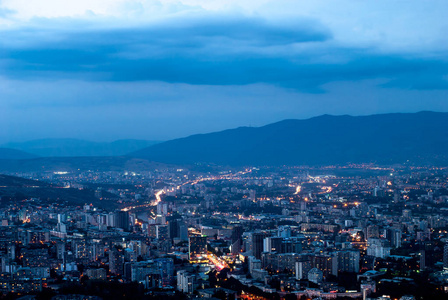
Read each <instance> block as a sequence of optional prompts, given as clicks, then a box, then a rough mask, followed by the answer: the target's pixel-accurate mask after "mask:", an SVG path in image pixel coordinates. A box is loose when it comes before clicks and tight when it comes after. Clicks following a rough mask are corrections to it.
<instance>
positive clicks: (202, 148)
mask: <svg viewBox="0 0 448 300" xmlns="http://www.w3.org/2000/svg"><path fill="white" fill-rule="evenodd" d="M445 128H448V113H443V112H428V111H422V112H418V113H389V114H378V115H369V116H349V115H342V116H333V115H322V116H317V117H313V118H309V119H304V120H298V119H287V120H282V121H279V122H275V123H271V124H267V125H264V126H261V127H238V128H234V129H228V130H223V131H220V132H213V133H206V134H196V135H192V136H188V137H184V138H180V139H175V140H171V141H167V142H163V143H160V144H157V145H153V146H151V147H148V148H145V149H142V150H140V151H137V152H133V153H131V154H130V156H132V157H139V158H145V159H150V160H153V161H159V162H163V163H173V164H194V163H213V164H224V165H283V164H285V165H323V164H345V163H357V162H376V163H403V162H406V161H407V160H412V161H415V162H419V163H446V162H447V161H448V158H447V153H448V133H447V132H446V130H444V129H445Z"/></svg>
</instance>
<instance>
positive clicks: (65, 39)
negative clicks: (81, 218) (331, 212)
mask: <svg viewBox="0 0 448 300" xmlns="http://www.w3.org/2000/svg"><path fill="white" fill-rule="evenodd" d="M447 12H448V1H446V0H433V1H426V0H421V1H411V0H409V1H405V0H400V1H399V0H397V1H392V0H365V1H356V0H351V1H348V0H323V1H321V0H313V1H310V0H291V1H289V0H238V1H237V0H215V1H213V0H179V1H174V0H160V1H156V0H128V1H124V0H76V1H74V0H66V1H60V0H0V128H1V129H2V130H0V142H10V141H23V140H29V139H36V138H49V137H52V138H54V137H56V138H57V137H71V138H84V139H90V140H99V141H109V140H114V139H121V138H140V139H153V140H167V139H171V138H176V137H182V136H186V135H190V134H194V133H205V132H211V131H217V130H222V129H227V128H233V127H238V126H260V125H264V124H268V123H271V122H275V121H279V120H282V119H287V118H309V117H313V116H317V115H321V114H335V115H341V114H350V115H367V114H376V113H387V112H416V111H421V110H434V111H448V34H447V33H448V18H447V17H446V13H447Z"/></svg>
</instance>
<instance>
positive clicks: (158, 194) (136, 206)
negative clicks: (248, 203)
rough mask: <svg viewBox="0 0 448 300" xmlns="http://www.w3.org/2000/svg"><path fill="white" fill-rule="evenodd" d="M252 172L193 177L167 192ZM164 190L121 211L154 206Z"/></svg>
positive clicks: (250, 170) (160, 199) (160, 198)
mask: <svg viewBox="0 0 448 300" xmlns="http://www.w3.org/2000/svg"><path fill="white" fill-rule="evenodd" d="M251 172H252V169H249V170H245V171H240V172H237V173H235V174H229V175H220V176H210V177H203V178H198V179H195V180H190V181H187V182H184V183H182V184H180V185H178V186H176V187H173V188H170V189H169V190H168V192H173V191H174V190H178V189H180V188H181V187H182V186H184V185H190V184H191V185H195V184H198V183H200V182H203V181H213V180H232V179H234V178H235V177H238V176H241V175H246V174H248V173H251ZM166 192H167V191H165V188H164V189H162V190H159V191H157V192H156V193H155V194H154V196H155V197H156V199H155V200H154V201H151V203H148V204H142V205H135V206H128V207H125V208H123V209H121V210H122V211H130V210H132V209H136V208H142V207H148V206H156V205H157V204H159V203H160V202H161V201H162V197H161V196H162V194H166Z"/></svg>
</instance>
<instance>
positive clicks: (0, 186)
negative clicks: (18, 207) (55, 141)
mask: <svg viewBox="0 0 448 300" xmlns="http://www.w3.org/2000/svg"><path fill="white" fill-rule="evenodd" d="M31 198H38V199H39V200H38V201H42V202H45V201H47V202H49V203H66V204H69V205H75V206H78V205H79V206H82V205H84V204H86V203H87V204H90V203H93V204H94V205H96V206H98V207H103V208H114V207H116V206H117V203H116V201H113V200H112V201H111V200H109V201H101V200H99V199H97V198H95V196H94V191H93V190H89V189H83V190H79V189H74V188H63V187H61V186H58V185H54V184H50V183H47V182H43V181H37V180H30V179H25V178H20V177H15V176H8V175H2V174H0V199H1V201H0V206H1V207H3V206H6V205H8V204H10V203H11V202H13V203H17V202H21V201H23V200H25V199H28V200H29V199H31Z"/></svg>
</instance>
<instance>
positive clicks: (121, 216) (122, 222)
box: [114, 210, 130, 231]
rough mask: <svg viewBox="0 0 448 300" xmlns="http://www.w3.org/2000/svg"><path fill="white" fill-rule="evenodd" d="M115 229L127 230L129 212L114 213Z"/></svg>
mask: <svg viewBox="0 0 448 300" xmlns="http://www.w3.org/2000/svg"><path fill="white" fill-rule="evenodd" d="M114 217H115V218H114V219H115V227H118V228H122V229H124V230H126V231H128V230H129V227H130V226H129V225H130V222H129V212H127V211H121V210H120V211H117V212H115V216H114Z"/></svg>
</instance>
